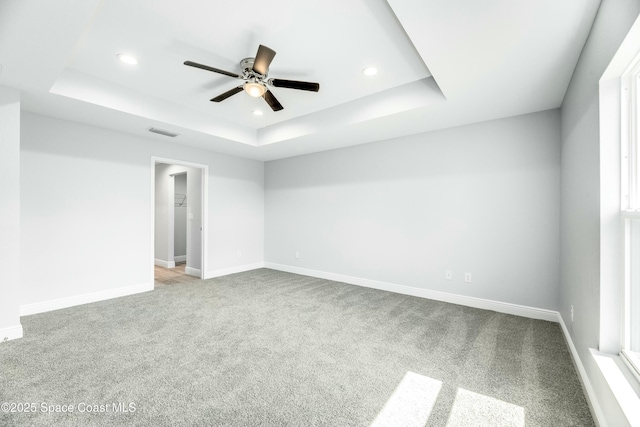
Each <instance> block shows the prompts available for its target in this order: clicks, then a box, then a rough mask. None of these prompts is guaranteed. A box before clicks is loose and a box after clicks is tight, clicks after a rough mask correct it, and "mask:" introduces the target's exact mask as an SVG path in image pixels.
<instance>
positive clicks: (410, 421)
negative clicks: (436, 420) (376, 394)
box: [370, 371, 442, 427]
mask: <svg viewBox="0 0 640 427" xmlns="http://www.w3.org/2000/svg"><path fill="white" fill-rule="evenodd" d="M441 387H442V382H441V381H438V380H434V379H433V378H429V377H425V376H424V375H420V374H416V373H414V372H410V371H407V373H406V374H405V375H404V377H403V378H402V381H400V384H398V387H396V389H395V390H394V392H393V394H392V395H391V397H390V398H389V400H387V403H385V405H384V407H383V408H382V410H381V411H380V412H379V413H378V416H376V419H375V420H373V423H372V424H371V426H370V427H387V426H389V427H392V426H405V427H414V426H415V427H424V425H425V424H426V422H427V420H428V419H429V415H431V410H432V409H433V405H434V403H435V402H436V399H437V398H438V394H439V393H440V388H441Z"/></svg>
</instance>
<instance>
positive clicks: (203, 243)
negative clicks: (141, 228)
mask: <svg viewBox="0 0 640 427" xmlns="http://www.w3.org/2000/svg"><path fill="white" fill-rule="evenodd" d="M158 163H167V164H171V165H179V166H188V167H193V168H198V169H200V170H201V171H202V173H201V175H200V178H201V180H202V182H201V186H200V188H201V194H200V200H201V202H202V203H201V205H202V206H201V212H200V214H201V218H202V227H201V230H200V256H201V259H200V267H201V269H200V278H201V279H204V277H205V276H206V272H207V271H208V270H207V254H208V253H209V250H208V249H209V248H208V246H209V245H208V244H207V239H206V236H207V230H208V222H209V216H208V212H209V202H208V197H207V195H208V194H209V191H208V183H209V179H208V177H209V165H205V164H201V163H194V162H188V161H184V160H178V159H169V158H166V157H157V156H151V165H150V166H151V174H150V175H151V209H150V210H151V215H150V216H151V222H150V223H151V233H150V234H151V245H150V248H151V254H150V258H151V259H150V261H149V266H150V269H151V272H150V274H151V283H154V259H155V230H156V224H155V222H156V218H155V211H156V205H155V201H156V164H158Z"/></svg>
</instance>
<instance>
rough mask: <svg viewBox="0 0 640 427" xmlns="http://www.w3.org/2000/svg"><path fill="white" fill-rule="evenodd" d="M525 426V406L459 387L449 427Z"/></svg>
mask: <svg viewBox="0 0 640 427" xmlns="http://www.w3.org/2000/svg"><path fill="white" fill-rule="evenodd" d="M470 425H473V426H487V427H489V426H490V427H524V408H523V407H521V406H518V405H514V404H511V403H507V402H504V401H502V400H500V399H496V398H493V397H490V396H485V395H483V394H479V393H474V392H472V391H469V390H465V389H463V388H458V391H457V393H456V399H455V401H454V403H453V408H451V413H450V415H449V422H448V423H447V427H459V426H470Z"/></svg>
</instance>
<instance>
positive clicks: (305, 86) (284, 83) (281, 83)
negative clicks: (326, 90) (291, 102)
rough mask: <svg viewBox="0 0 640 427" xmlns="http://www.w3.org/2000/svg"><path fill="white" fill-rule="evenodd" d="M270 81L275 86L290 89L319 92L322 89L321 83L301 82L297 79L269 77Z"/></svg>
mask: <svg viewBox="0 0 640 427" xmlns="http://www.w3.org/2000/svg"><path fill="white" fill-rule="evenodd" d="M269 83H270V84H271V85H273V86H275V87H285V88H288V89H298V90H308V91H310V92H317V91H319V90H320V83H311V82H299V81H297V80H283V79H269Z"/></svg>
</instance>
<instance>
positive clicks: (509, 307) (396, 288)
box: [264, 262, 558, 322]
mask: <svg viewBox="0 0 640 427" xmlns="http://www.w3.org/2000/svg"><path fill="white" fill-rule="evenodd" d="M264 264H265V265H264V266H265V267H266V268H271V269H273V270H280V271H286V272H289V273H295V274H302V275H304V276H311V277H318V278H320V279H327V280H333V281H336V282H343V283H349V284H351V285H358V286H364V287H367V288H374V289H380V290H382V291H389V292H395V293H398V294H404V295H411V296H414V297H421V298H428V299H432V300H436V301H443V302H449V303H452V304H459V305H464V306H467V307H474V308H481V309H484V310H491V311H497V312H498V313H505V314H513V315H516V316H522V317H528V318H530V319H538V320H547V321H549V322H557V321H558V312H557V311H553V310H546V309H543V308H535V307H527V306H524V305H517V304H510V303H505V302H500V301H492V300H487V299H482V298H475V297H468V296H465V295H456V294H449V293H446V292H439V291H432V290H429V289H422V288H414V287H412V286H405V285H397V284H395V283H387V282H380V281H377V280H371V279H362V278H360V277H353V276H345V275H342V274H335V273H327V272H324V271H317V270H310V269H306V268H300V267H294V266H291V265H283V264H275V263H272V262H265V263H264Z"/></svg>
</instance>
